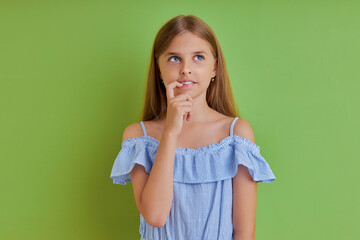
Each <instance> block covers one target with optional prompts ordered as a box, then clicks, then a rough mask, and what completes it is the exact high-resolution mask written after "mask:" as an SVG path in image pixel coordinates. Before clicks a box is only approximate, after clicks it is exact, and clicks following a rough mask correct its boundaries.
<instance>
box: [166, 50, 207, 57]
mask: <svg viewBox="0 0 360 240" xmlns="http://www.w3.org/2000/svg"><path fill="white" fill-rule="evenodd" d="M198 53H203V54H205V55H206V52H204V51H196V52H193V54H198ZM169 55H181V54H180V53H177V52H168V53H167V54H166V55H165V56H169Z"/></svg>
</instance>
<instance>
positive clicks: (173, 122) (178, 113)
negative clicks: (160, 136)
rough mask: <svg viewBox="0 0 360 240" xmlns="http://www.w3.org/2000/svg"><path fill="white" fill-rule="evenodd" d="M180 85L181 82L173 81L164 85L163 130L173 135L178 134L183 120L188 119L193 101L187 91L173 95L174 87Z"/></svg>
mask: <svg viewBox="0 0 360 240" xmlns="http://www.w3.org/2000/svg"><path fill="white" fill-rule="evenodd" d="M182 85H183V84H182V83H179V82H177V81H174V82H171V83H169V84H168V85H167V86H166V97H167V113H166V122H165V128H164V131H165V130H166V131H167V132H170V133H171V134H174V135H175V136H178V135H179V134H180V132H181V129H182V126H183V121H185V120H187V121H189V119H190V111H191V107H192V103H193V99H192V98H191V96H190V95H189V94H187V93H182V94H179V95H177V96H176V97H174V88H176V87H181V86H182Z"/></svg>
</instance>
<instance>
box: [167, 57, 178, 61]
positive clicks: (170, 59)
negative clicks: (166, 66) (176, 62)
mask: <svg viewBox="0 0 360 240" xmlns="http://www.w3.org/2000/svg"><path fill="white" fill-rule="evenodd" d="M172 58H178V57H176V56H173V57H171V58H169V61H170V62H171V59H172Z"/></svg>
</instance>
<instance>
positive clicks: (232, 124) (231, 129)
mask: <svg viewBox="0 0 360 240" xmlns="http://www.w3.org/2000/svg"><path fill="white" fill-rule="evenodd" d="M237 119H238V117H235V118H234V120H233V121H232V123H231V127H230V136H232V135H233V129H234V125H235V122H236V120H237Z"/></svg>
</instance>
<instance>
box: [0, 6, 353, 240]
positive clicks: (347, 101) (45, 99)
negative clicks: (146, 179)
mask: <svg viewBox="0 0 360 240" xmlns="http://www.w3.org/2000/svg"><path fill="white" fill-rule="evenodd" d="M0 4H1V5H0V80H1V86H0V104H1V105H0V108H1V112H0V121H1V122H0V133H1V144H0V145H1V149H0V150H1V167H0V169H1V170H0V171H1V172H0V184H1V185H0V186H1V198H0V239H6V240H7V239H139V238H140V235H139V229H138V228H139V213H138V211H137V208H136V204H135V199H134V196H133V191H132V186H131V184H127V185H125V186H122V185H115V184H113V183H112V180H111V179H110V171H111V167H112V164H113V162H114V160H115V158H116V156H117V154H118V152H119V151H120V149H121V141H122V133H123V130H124V128H125V127H126V126H127V125H129V124H131V123H133V122H137V121H139V117H140V113H141V108H142V104H143V95H144V91H145V89H144V86H145V80H146V74H147V72H146V71H147V67H148V64H149V59H150V51H151V47H152V43H153V40H154V38H155V35H156V33H157V31H158V30H159V28H160V27H161V26H162V25H163V24H164V23H165V22H166V21H167V20H169V19H170V18H172V17H175V16H177V15H179V14H194V15H196V16H198V17H200V18H202V19H203V20H204V21H205V22H207V23H208V24H209V25H210V27H211V28H212V29H213V30H214V32H215V34H216V35H217V37H218V40H219V42H220V44H221V46H222V49H223V52H224V55H225V59H226V64H227V67H228V70H229V74H230V79H231V84H232V88H233V91H234V95H235V98H236V102H237V104H238V106H239V110H240V113H241V114H242V117H244V118H245V119H247V120H248V121H249V122H250V123H251V125H252V126H253V129H254V132H255V138H256V143H257V145H259V146H260V147H261V154H262V155H263V156H264V157H265V159H266V160H267V161H268V163H269V164H270V166H271V168H272V170H273V172H274V174H275V176H276V178H277V179H276V181H275V182H273V183H271V184H266V183H259V185H258V201H257V225H256V239H257V240H262V239H263V240H281V239H284V240H288V239H293V240H296V239H301V240H303V239H327V240H330V239H334V240H335V239H336V240H339V239H341V240H345V239H360V231H359V227H358V223H359V222H360V219H359V216H360V215H359V214H360V210H359V203H360V198H359V196H360V194H359V180H358V174H359V171H358V170H359V167H360V164H359V155H358V149H359V140H358V136H359V134H360V132H359V122H360V114H359V103H360V101H359V100H360V99H359V90H360V88H359V80H360V78H359V77H360V71H359V69H360V68H359V64H360V46H359V45H360V44H359V42H360V41H359V40H360V27H359V22H360V14H359V12H360V3H359V1H355V0H354V1H346V0H345V1H344V0H342V1H340V0H338V1H286V0H283V1H279V0H275V1H265V0H263V1H254V0H247V1H231V2H230V1H223V2H220V1H213V2H211V1H210V2H209V1H185V0H184V1H156V2H153V1H133V2H130V1H106V0H105V1H75V0H72V1H64V0H62V1H31V3H30V1H29V2H28V1H1V3H0Z"/></svg>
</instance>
